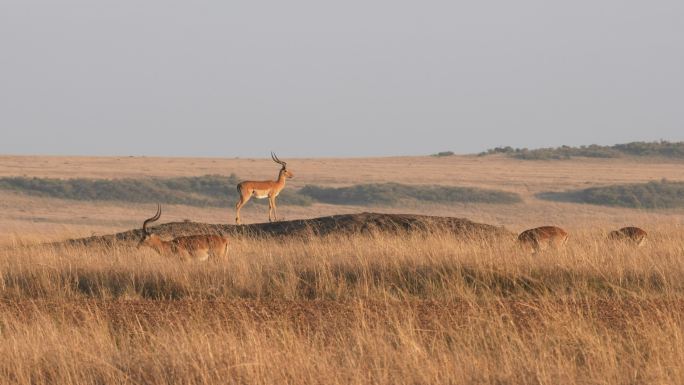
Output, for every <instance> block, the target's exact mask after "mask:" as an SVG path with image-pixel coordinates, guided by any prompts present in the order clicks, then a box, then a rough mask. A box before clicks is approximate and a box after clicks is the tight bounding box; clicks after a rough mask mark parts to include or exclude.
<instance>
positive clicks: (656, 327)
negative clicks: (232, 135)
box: [0, 156, 684, 384]
mask: <svg viewBox="0 0 684 385" xmlns="http://www.w3.org/2000/svg"><path fill="white" fill-rule="evenodd" d="M288 161H289V163H288V164H289V165H290V167H291V168H292V170H293V172H294V173H295V175H296V177H295V179H293V180H292V181H290V182H288V183H290V184H289V185H290V186H291V187H297V188H298V187H303V186H304V185H306V184H317V185H321V186H345V185H351V184H357V183H370V182H386V181H396V182H400V183H406V184H441V185H453V186H466V187H468V186H469V187H483V188H494V189H501V190H505V191H510V192H515V193H519V194H520V195H521V196H522V197H523V202H522V203H516V204H510V205H487V204H454V205H448V206H444V205H427V204H426V205H414V206H411V207H380V208H372V211H383V212H394V213H415V214H431V215H444V216H456V217H465V218H469V219H471V220H474V221H477V222H483V223H489V224H493V225H505V226H506V227H507V228H508V229H509V230H511V231H513V232H518V231H520V230H523V229H524V228H528V227H532V226H538V225H545V224H555V225H560V226H562V227H564V228H566V229H568V230H569V232H570V240H569V242H568V245H567V248H566V249H563V250H551V251H548V252H544V253H542V254H540V255H536V256H530V255H527V254H524V253H522V252H521V251H520V250H518V249H517V248H516V247H515V245H514V242H513V239H512V237H509V236H505V235H502V236H501V238H499V239H478V238H474V239H467V240H464V239H463V238H459V237H456V236H454V235H453V234H447V233H444V232H442V231H440V230H437V229H436V230H434V231H432V232H429V233H427V234H426V233H398V234H378V233H376V234H346V235H339V234H338V235H335V234H333V235H328V236H324V237H313V238H311V237H309V238H298V237H294V238H275V237H274V238H255V237H248V236H247V237H245V236H234V237H232V238H231V244H230V250H229V256H228V257H227V258H226V259H221V260H210V261H208V262H207V263H183V262H180V261H177V260H174V259H171V260H170V259H169V258H166V257H161V256H158V255H156V254H155V253H154V252H153V251H151V250H147V249H136V248H133V247H130V246H127V245H124V244H120V245H115V246H112V247H98V246H90V247H83V246H80V247H48V246H45V245H38V244H37V243H39V242H44V241H52V240H63V239H66V238H74V237H81V236H90V235H91V234H93V233H96V234H108V233H114V232H119V231H124V230H129V229H132V228H138V227H139V226H140V225H141V222H142V219H144V218H145V217H149V216H151V215H152V214H154V207H149V206H150V205H147V204H125V203H120V202H79V201H66V200H59V199H52V198H37V197H30V196H25V195H20V194H16V193H9V192H6V191H0V209H1V210H2V212H3V216H2V218H0V229H2V231H1V232H0V288H1V290H0V383H16V384H35V383H54V384H91V383H99V384H109V383H112V384H172V383H183V384H214V383H236V384H252V383H254V384H272V383H290V384H305V383H312V384H313V383H316V384H323V383H325V384H328V383H331V384H349V383H358V384H426V383H435V384H437V383H439V384H442V383H451V384H480V383H493V384H577V383H579V384H666V383H667V384H669V383H684V369H683V368H682V366H681V362H684V211H682V210H652V211H645V210H634V209H626V208H608V207H601V206H589V205H582V204H575V203H557V202H546V201H542V200H538V199H536V198H535V196H534V195H535V194H537V193H539V192H543V191H560V190H565V189H573V188H574V189H576V188H585V187H591V186H600V185H605V184H614V183H638V182H645V181H649V180H660V179H661V178H667V179H669V180H684V167H682V166H684V163H681V162H679V163H678V162H676V161H663V160H643V159H640V160H638V161H634V160H631V159H591V160H589V159H572V160H568V161H528V160H515V159H509V158H503V157H500V156H490V157H480V158H478V157H468V156H462V157H461V156H454V157H445V158H432V157H425V158H379V159H339V160H334V159H292V160H289V159H288ZM276 172H277V167H275V166H274V165H273V163H272V162H270V161H267V160H247V159H156V158H118V159H117V158H58V157H0V176H24V175H26V176H39V177H59V178H73V177H92V178H118V177H138V176H152V175H154V176H164V177H171V176H196V175H205V174H222V175H226V176H227V175H229V174H231V173H235V174H237V175H239V176H240V177H241V178H250V179H251V178H257V179H271V178H273V177H275V174H276ZM362 210H366V211H368V210H369V208H368V207H355V206H335V205H325V204H319V203H317V204H314V205H312V206H283V207H280V210H279V211H280V212H281V214H283V215H284V216H285V217H286V218H287V219H294V218H310V217H318V216H322V215H329V214H342V213H353V212H359V211H362ZM243 212H244V217H245V219H246V221H247V222H257V221H262V220H263V219H265V218H266V217H267V215H266V208H265V207H264V206H257V205H249V204H248V206H246V207H245V210H244V211H243ZM233 217H234V213H233V211H232V210H231V209H227V208H219V209H217V208H197V207H190V206H183V205H165V207H164V214H163V216H162V218H161V221H160V222H162V223H163V222H170V221H182V220H183V219H191V220H193V221H197V222H208V223H232V219H233ZM632 224H634V225H639V226H642V227H644V228H646V229H647V231H648V232H649V239H648V241H647V243H646V245H645V246H643V247H641V248H635V247H632V246H631V245H629V244H624V243H610V242H608V241H607V240H606V239H605V234H606V232H607V231H608V230H609V229H614V228H616V227H618V226H624V225H632Z"/></svg>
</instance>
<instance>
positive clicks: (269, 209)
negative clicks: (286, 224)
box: [268, 197, 275, 222]
mask: <svg viewBox="0 0 684 385" xmlns="http://www.w3.org/2000/svg"><path fill="white" fill-rule="evenodd" d="M274 205H275V202H274V201H273V197H268V221H269V222H273V220H272V219H271V213H272V212H273V206H274Z"/></svg>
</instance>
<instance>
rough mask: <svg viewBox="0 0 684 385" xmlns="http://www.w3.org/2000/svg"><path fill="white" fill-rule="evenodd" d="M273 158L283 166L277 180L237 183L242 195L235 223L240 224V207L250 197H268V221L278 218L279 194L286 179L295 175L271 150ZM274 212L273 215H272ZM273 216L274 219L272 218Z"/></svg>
mask: <svg viewBox="0 0 684 385" xmlns="http://www.w3.org/2000/svg"><path fill="white" fill-rule="evenodd" d="M271 159H273V161H274V162H276V163H278V164H279V165H281V166H282V167H281V168H280V172H279V173H278V179H276V180H275V181H272V180H265V181H251V180H250V181H244V182H241V183H239V184H238V185H237V191H238V195H239V196H240V198H239V200H238V202H237V204H236V205H235V223H237V224H240V209H241V208H242V206H244V205H245V203H247V202H248V201H249V199H250V198H252V197H255V198H257V199H264V198H268V221H269V222H272V221H273V220H278V209H277V207H276V198H277V197H278V194H280V192H281V191H282V190H283V188H285V180H286V179H288V178H292V177H294V174H293V173H292V172H290V171H289V170H288V169H287V163H285V162H283V161H282V160H280V159H278V157H277V156H276V154H274V153H273V152H271ZM271 213H273V215H271ZM271 217H273V219H271Z"/></svg>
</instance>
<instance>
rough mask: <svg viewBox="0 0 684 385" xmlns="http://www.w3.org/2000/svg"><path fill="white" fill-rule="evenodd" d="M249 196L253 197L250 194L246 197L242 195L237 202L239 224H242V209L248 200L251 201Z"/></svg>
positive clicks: (236, 221) (236, 213) (237, 220)
mask: <svg viewBox="0 0 684 385" xmlns="http://www.w3.org/2000/svg"><path fill="white" fill-rule="evenodd" d="M249 198H251V196H250V195H248V196H246V197H245V196H244V195H240V200H239V201H238V202H237V203H236V204H235V223H237V224H238V225H239V224H240V209H241V208H242V206H244V205H245V203H247V201H249Z"/></svg>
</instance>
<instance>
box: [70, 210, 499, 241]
mask: <svg viewBox="0 0 684 385" xmlns="http://www.w3.org/2000/svg"><path fill="white" fill-rule="evenodd" d="M150 230H151V231H152V232H154V233H156V234H159V235H160V236H162V237H166V238H173V237H178V236H182V235H192V234H222V235H230V236H251V237H282V236H325V235H330V234H339V235H353V234H364V233H366V234H367V233H397V232H401V231H406V232H427V231H441V232H446V233H450V234H453V235H456V236H459V237H464V238H472V237H499V236H509V235H512V233H510V232H509V231H508V230H506V229H504V228H503V227H497V226H492V225H487V224H482V223H475V222H472V221H470V220H468V219H463V218H451V217H432V216H425V215H410V214H379V213H361V214H344V215H333V216H327V217H320V218H313V219H298V220H293V221H282V222H273V223H255V224H250V225H240V226H238V225H221V224H207V223H197V222H172V223H165V224H162V225H159V226H157V227H153V228H151V229H150ZM141 232H142V230H141V229H135V230H129V231H125V232H122V233H118V234H112V235H104V236H94V237H88V238H81V239H72V240H69V241H67V243H69V244H85V245H90V244H96V243H99V244H114V243H134V242H137V241H138V240H139V239H140V237H141V235H142V234H141Z"/></svg>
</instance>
